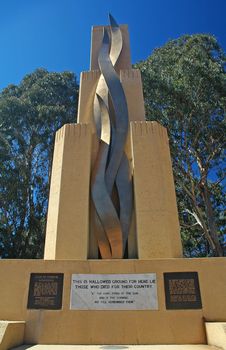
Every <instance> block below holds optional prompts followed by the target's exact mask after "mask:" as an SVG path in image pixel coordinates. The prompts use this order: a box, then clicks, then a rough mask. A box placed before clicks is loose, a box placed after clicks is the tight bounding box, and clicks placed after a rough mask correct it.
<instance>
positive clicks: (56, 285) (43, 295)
mask: <svg viewBox="0 0 226 350" xmlns="http://www.w3.org/2000/svg"><path fill="white" fill-rule="evenodd" d="M63 279H64V274H63V273H31V275H30V285H29V293H28V303H27V308H28V309H48V310H59V309H61V307H62V294H63Z"/></svg>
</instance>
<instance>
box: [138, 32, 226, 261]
mask: <svg viewBox="0 0 226 350" xmlns="http://www.w3.org/2000/svg"><path fill="white" fill-rule="evenodd" d="M225 58H226V57H225V54H224V52H223V50H222V49H221V48H220V46H219V44H218V43H217V40H216V39H215V38H214V37H213V36H210V35H204V34H200V35H199V34H197V35H191V36H189V35H185V36H182V37H180V38H179V39H177V40H173V41H170V42H168V43H167V44H166V45H165V46H163V47H162V48H159V49H156V50H155V51H154V52H153V54H152V55H151V56H150V57H149V58H148V59H147V60H146V61H143V62H140V63H138V64H137V65H135V66H136V67H137V68H139V69H140V70H141V73H142V78H143V83H144V97H145V107H146V114H147V115H148V119H149V120H157V121H159V122H160V123H162V124H163V125H164V126H166V127H167V128H168V133H169V138H170V146H171V154H172V160H173V168H174V176H175V181H176V191H177V198H178V207H179V215H180V223H181V233H182V238H183V242H184V253H185V255H186V256H205V255H217V256H222V255H223V250H224V244H225V243H224V234H225V231H224V230H225V217H224V216H223V210H224V209H225V188H224V186H223V180H224V175H225V152H224V146H225V135H226V128H225V119H224V117H225V112H226V76H225V63H226V61H225Z"/></svg>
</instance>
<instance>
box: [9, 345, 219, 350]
mask: <svg viewBox="0 0 226 350" xmlns="http://www.w3.org/2000/svg"><path fill="white" fill-rule="evenodd" d="M27 349H29V350H221V349H222V348H219V347H216V346H211V345H201V344H200V345H22V346H19V347H17V348H13V349H11V350H27Z"/></svg>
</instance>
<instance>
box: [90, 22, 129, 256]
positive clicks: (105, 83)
mask: <svg viewBox="0 0 226 350" xmlns="http://www.w3.org/2000/svg"><path fill="white" fill-rule="evenodd" d="M109 18H110V32H111V37H109V34H108V31H107V29H106V28H104V32H103V40H102V46H101V49H100V52H99V56H98V64H99V69H100V72H101V76H100V78H99V81H98V84H97V88H96V93H95V98H94V121H95V124H96V131H97V136H98V138H99V142H100V144H99V150H98V154H97V158H96V162H95V165H94V169H93V173H92V185H91V193H92V199H93V203H94V206H95V209H96V214H97V216H96V224H97V232H96V238H97V242H98V247H99V251H100V254H101V257H102V258H104V259H111V258H118V259H121V258H123V256H124V253H125V248H126V243H127V239H128V233H129V226H130V219H131V212H132V185H131V175H130V169H129V162H128V159H127V156H126V154H125V152H124V147H125V142H126V138H127V134H128V123H129V122H128V120H129V119H128V108H127V102H126V97H125V93H124V90H123V87H122V84H121V82H120V79H119V77H118V74H117V73H116V71H115V68H114V67H115V65H116V63H117V61H118V58H119V56H120V53H121V51H122V47H123V40H122V33H121V30H120V28H119V26H118V24H117V23H116V21H115V20H114V18H113V17H112V16H111V15H109Z"/></svg>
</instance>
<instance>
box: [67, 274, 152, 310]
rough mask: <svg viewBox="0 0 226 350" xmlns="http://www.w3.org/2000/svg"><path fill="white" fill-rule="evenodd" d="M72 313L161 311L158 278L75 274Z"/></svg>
mask: <svg viewBox="0 0 226 350" xmlns="http://www.w3.org/2000/svg"><path fill="white" fill-rule="evenodd" d="M70 308H71V309H72V310H158V299H157V283H156V274H155V273H147V274H120V275H119V274H109V275H105V274H104V275H103V274H101V275H91V274H73V275H72V281H71V303H70Z"/></svg>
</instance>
